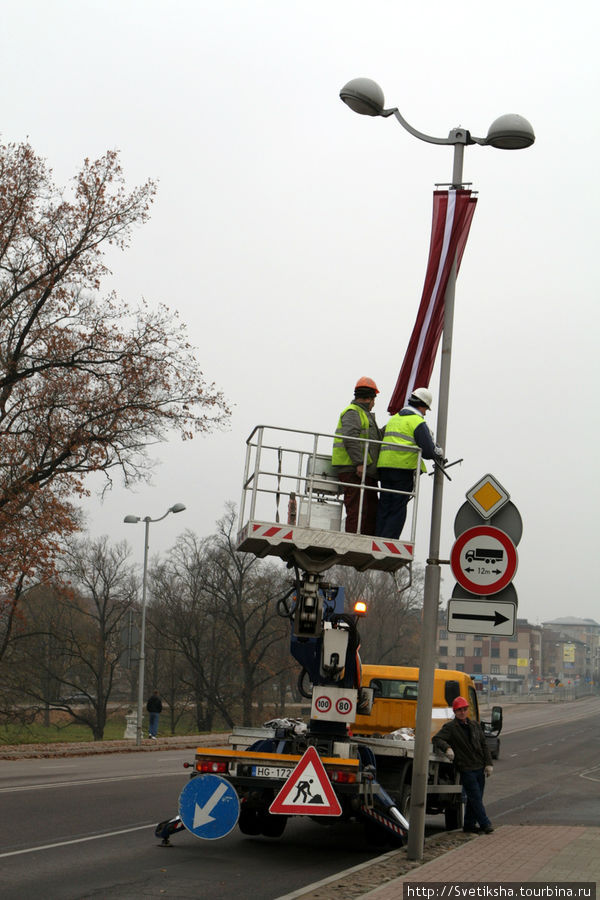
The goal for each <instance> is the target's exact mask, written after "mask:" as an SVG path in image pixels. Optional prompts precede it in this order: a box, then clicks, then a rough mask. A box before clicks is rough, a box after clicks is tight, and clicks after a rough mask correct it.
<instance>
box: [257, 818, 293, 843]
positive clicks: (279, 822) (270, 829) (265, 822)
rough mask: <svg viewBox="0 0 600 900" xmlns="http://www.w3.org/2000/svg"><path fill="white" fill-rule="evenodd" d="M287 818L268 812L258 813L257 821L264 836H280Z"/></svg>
mask: <svg viewBox="0 0 600 900" xmlns="http://www.w3.org/2000/svg"><path fill="white" fill-rule="evenodd" d="M287 820H288V817H287V816H272V815H271V814H270V813H268V812H264V813H260V815H259V816H258V821H259V822H260V830H261V834H264V836H265V837H272V838H278V837H281V835H282V834H283V832H284V831H285V826H286V825H287Z"/></svg>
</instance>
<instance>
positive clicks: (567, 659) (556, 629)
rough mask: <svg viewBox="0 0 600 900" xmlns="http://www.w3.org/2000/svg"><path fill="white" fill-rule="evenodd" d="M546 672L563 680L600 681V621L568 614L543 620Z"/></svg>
mask: <svg viewBox="0 0 600 900" xmlns="http://www.w3.org/2000/svg"><path fill="white" fill-rule="evenodd" d="M542 625H543V629H544V631H543V635H544V640H543V654H544V660H545V664H546V671H547V673H548V674H549V675H554V677H555V678H558V679H559V680H560V681H561V682H563V683H565V684H568V683H569V682H571V681H577V680H581V679H584V680H585V681H588V682H589V681H593V682H594V683H596V684H597V683H598V681H599V680H600V624H598V622H596V621H595V620H594V619H579V618H577V617H576V616H564V617H562V618H560V619H551V620H550V621H548V622H543V623H542Z"/></svg>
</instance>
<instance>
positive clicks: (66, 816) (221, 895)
mask: <svg viewBox="0 0 600 900" xmlns="http://www.w3.org/2000/svg"><path fill="white" fill-rule="evenodd" d="M599 751H600V699H593V700H584V701H578V702H576V703H569V704H560V705H556V706H555V705H549V706H545V705H541V706H538V705H532V706H530V707H526V708H522V707H516V708H509V709H507V710H506V711H505V729H504V732H503V734H502V745H501V751H500V759H499V760H498V761H497V762H496V763H495V767H494V776H493V778H492V779H490V781H489V782H488V786H487V792H486V793H487V795H486V805H487V807H488V812H489V813H490V816H491V818H492V820H493V821H494V822H496V823H497V824H556V823H557V822H560V823H563V824H565V825H567V824H568V825H571V824H590V825H597V824H598V808H600V806H599V801H600V753H599ZM192 756H193V754H192V753H191V752H190V751H166V752H155V753H148V754H135V753H133V754H124V755H114V754H110V755H107V756H94V757H86V758H73V757H71V758H67V759H43V760H23V761H0V821H2V825H3V827H2V837H1V839H0V865H1V867H2V881H1V884H2V888H1V890H2V897H3V900H12V898H15V900H17V898H18V900H28V898H34V897H35V898H36V900H37V898H40V897H43V898H44V900H54V898H56V900H71V898H73V900H83V898H88V897H102V898H105V897H106V898H111V897H118V898H124V900H126V898H140V897H153V896H171V897H178V898H181V900H184V898H187V897H190V898H191V897H194V898H198V897H202V898H203V900H234V898H235V900H246V898H257V900H274V898H277V897H279V896H281V895H283V894H287V893H289V892H291V891H293V890H296V889H298V888H300V887H303V886H305V885H307V884H310V883H312V882H315V881H318V880H320V879H322V878H325V877H327V876H328V875H332V874H334V873H335V872H338V871H341V870H343V869H345V868H348V867H350V866H353V865H356V864H358V863H361V862H365V861H367V860H368V859H371V858H373V857H374V856H375V855H376V854H375V853H374V852H373V851H372V850H369V849H367V848H365V846H364V841H363V833H362V829H360V828H358V827H356V826H351V825H344V824H342V823H338V822H328V823H327V824H326V825H317V824H316V823H314V822H312V821H310V820H307V819H304V818H301V819H298V820H294V821H291V822H290V823H289V825H288V827H287V829H286V831H285V834H284V836H283V838H281V839H280V840H270V839H268V838H264V837H257V838H249V837H245V836H243V835H242V834H241V833H240V832H239V831H238V829H235V830H234V831H233V832H232V833H231V835H229V836H227V837H226V838H224V839H223V840H220V841H200V840H198V839H197V838H195V837H194V836H193V835H191V834H190V833H188V832H182V833H180V834H177V835H175V837H174V838H173V844H174V846H173V847H172V848H169V849H163V848H160V847H159V846H158V841H157V840H156V839H155V838H154V834H153V830H154V826H155V824H156V823H157V822H158V821H159V820H160V819H164V818H167V817H168V816H170V815H173V814H174V813H175V812H176V808H177V797H178V795H179V792H180V791H181V789H182V787H183V786H184V785H185V784H186V783H187V774H186V772H185V770H184V769H183V768H182V763H183V761H184V760H191V758H192ZM435 822H436V820H435V819H432V820H431V823H432V824H433V823H435Z"/></svg>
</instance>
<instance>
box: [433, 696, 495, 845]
mask: <svg viewBox="0 0 600 900" xmlns="http://www.w3.org/2000/svg"><path fill="white" fill-rule="evenodd" d="M452 711H453V712H454V719H451V720H450V721H449V722H446V724H445V725H444V726H443V727H442V728H440V730H439V731H438V733H437V734H434V736H433V749H434V750H439V751H441V752H442V753H445V754H446V756H447V757H448V760H449V761H450V762H453V763H454V766H455V767H456V769H457V770H458V772H459V773H460V783H461V784H462V786H463V790H464V792H465V794H466V796H467V805H466V807H465V821H464V827H463V831H466V832H470V833H471V834H491V833H492V831H493V830H494V828H493V826H492V823H491V822H490V820H489V818H488V814H487V813H486V811H485V806H484V805H483V789H484V786H485V779H486V778H489V776H490V775H491V774H492V773H493V771H494V769H493V767H492V757H491V754H490V751H489V748H488V745H487V743H486V740H485V736H484V734H483V729H482V728H481V725H480V724H479V722H476V721H475V720H474V719H470V718H469V704H468V702H467V701H466V700H465V698H464V697H456V698H455V700H454V701H453V703H452ZM477 823H479V828H478V827H477Z"/></svg>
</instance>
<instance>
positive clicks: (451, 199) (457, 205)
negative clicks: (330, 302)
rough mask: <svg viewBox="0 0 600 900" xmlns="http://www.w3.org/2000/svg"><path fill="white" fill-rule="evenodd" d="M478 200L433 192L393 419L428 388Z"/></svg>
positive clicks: (467, 194)
mask: <svg viewBox="0 0 600 900" xmlns="http://www.w3.org/2000/svg"><path fill="white" fill-rule="evenodd" d="M476 203H477V198H476V197H472V196H471V191H463V190H461V191H456V190H450V191H434V192H433V222H432V226H431V244H430V247H429V261H428V263H427V274H426V275H425V286H424V287H423V295H422V297H421V305H420V306H419V312H418V314H417V320H416V322H415V326H414V328H413V332H412V335H411V338H410V341H409V344H408V349H407V351H406V356H405V357H404V362H403V363H402V368H401V369H400V374H399V375H398V381H397V382H396V387H395V388H394V393H393V394H392V399H391V400H390V404H389V406H388V412H390V413H391V414H392V415H393V414H394V413H397V412H398V410H400V409H402V407H403V406H404V404H405V403H406V400H407V399H408V397H410V394H411V393H412V391H413V390H414V388H416V387H427V386H428V385H429V379H430V378H431V373H432V371H433V365H434V363H435V356H436V353H437V348H438V344H439V342H440V337H441V334H442V330H443V327H444V296H445V293H446V286H447V284H448V278H449V277H450V272H451V270H452V263H453V262H454V258H455V257H456V271H457V273H458V270H459V269H460V263H461V260H462V255H463V253H464V250H465V245H466V243H467V238H468V236H469V229H470V227H471V220H472V218H473V213H474V212H475V204H476Z"/></svg>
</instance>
